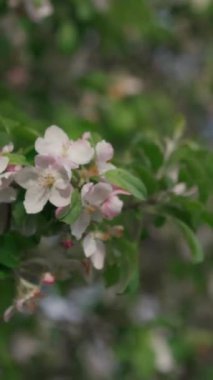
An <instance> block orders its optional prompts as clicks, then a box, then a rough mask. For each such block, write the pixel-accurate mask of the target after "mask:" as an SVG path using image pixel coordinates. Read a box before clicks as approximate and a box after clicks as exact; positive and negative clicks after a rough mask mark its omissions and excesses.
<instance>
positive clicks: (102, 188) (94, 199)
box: [84, 182, 112, 206]
mask: <svg viewBox="0 0 213 380" xmlns="http://www.w3.org/2000/svg"><path fill="white" fill-rule="evenodd" d="M111 193H112V186H111V185H110V184H108V183H104V182H100V183H97V184H96V185H94V186H93V187H91V188H90V190H89V191H88V192H87V193H86V194H85V196H84V200H85V201H86V202H88V203H89V204H91V205H94V206H99V205H101V204H102V203H103V202H104V201H105V200H106V199H107V198H108V197H109V196H110V194H111Z"/></svg>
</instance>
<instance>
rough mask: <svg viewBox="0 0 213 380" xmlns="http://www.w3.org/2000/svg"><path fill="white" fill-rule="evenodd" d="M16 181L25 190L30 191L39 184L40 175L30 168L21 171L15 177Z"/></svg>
mask: <svg viewBox="0 0 213 380" xmlns="http://www.w3.org/2000/svg"><path fill="white" fill-rule="evenodd" d="M14 179H15V181H16V182H17V183H18V185H20V186H21V187H23V188H24V189H28V188H29V187H33V186H34V184H36V183H37V180H38V173H37V171H36V169H35V168H33V167H29V168H24V169H22V170H20V171H19V172H18V173H16V174H15V176H14Z"/></svg>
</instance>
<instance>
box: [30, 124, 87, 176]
mask: <svg viewBox="0 0 213 380" xmlns="http://www.w3.org/2000/svg"><path fill="white" fill-rule="evenodd" d="M35 149H36V151H37V152H38V153H39V154H40V155H42V156H51V157H54V158H55V159H56V160H57V161H58V163H60V165H62V166H64V168H65V169H67V170H70V169H76V168H78V167H79V165H85V164H88V163H89V162H90V161H91V160H92V158H93V156H94V149H93V148H92V147H91V145H90V143H89V141H87V139H84V138H81V139H79V140H76V141H72V140H70V139H69V137H68V136H67V134H66V133H65V132H64V131H63V130H62V129H61V128H59V127H57V126H56V125H52V126H51V127H49V128H47V130H46V132H45V134H44V137H39V138H38V139H37V140H36V142H35Z"/></svg>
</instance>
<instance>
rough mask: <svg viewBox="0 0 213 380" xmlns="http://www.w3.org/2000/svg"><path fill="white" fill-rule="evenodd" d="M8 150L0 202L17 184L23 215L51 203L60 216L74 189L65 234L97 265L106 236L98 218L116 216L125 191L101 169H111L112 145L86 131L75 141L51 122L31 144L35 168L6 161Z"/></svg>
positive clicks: (0, 166) (4, 154)
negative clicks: (76, 202) (22, 192)
mask: <svg viewBox="0 0 213 380" xmlns="http://www.w3.org/2000/svg"><path fill="white" fill-rule="evenodd" d="M12 150H13V146H12V144H10V145H8V146H5V147H4V148H3V149H2V150H1V152H0V202H12V201H14V200H15V198H16V193H17V188H18V186H17V185H19V186H20V187H21V188H23V189H25V195H24V207H25V210H26V213H27V214H37V213H40V212H42V210H43V209H44V207H45V206H46V204H47V203H50V204H52V205H53V206H55V208H56V210H55V216H56V218H58V219H60V215H61V214H63V212H64V210H66V209H67V208H69V209H70V210H72V202H73V194H74V192H78V194H79V199H80V201H79V202H80V212H79V214H78V215H77V217H76V218H75V220H73V222H71V224H70V233H71V235H72V237H73V239H76V241H80V243H82V248H83V251H84V254H85V256H86V257H87V258H89V259H90V260H91V263H92V264H93V266H94V267H95V268H96V269H102V268H103V265H104V258H105V254H106V249H105V245H104V240H107V239H108V238H109V234H108V235H107V236H108V237H107V239H106V234H104V231H101V230H100V227H99V226H100V222H102V221H103V220H112V219H113V218H114V217H116V216H117V215H119V214H120V212H121V210H122V206H123V201H122V200H121V199H120V198H119V195H122V194H124V195H128V194H129V193H128V192H127V191H125V190H123V189H121V188H118V187H116V186H114V185H112V184H111V183H109V182H108V181H107V180H106V172H107V171H109V170H113V169H115V166H114V165H112V163H111V162H110V161H111V159H112V158H113V153H114V152H113V147H112V145H111V144H109V143H108V142H106V141H105V140H102V141H99V142H98V143H96V144H94V143H93V142H92V138H91V135H90V133H88V132H87V133H84V134H83V136H82V137H81V138H80V139H78V140H71V139H70V138H69V137H68V135H67V134H66V133H65V132H64V131H63V130H62V129H60V128H59V127H57V126H51V127H49V128H48V129H47V130H46V132H45V134H44V136H43V137H39V138H37V140H36V142H35V151H36V153H37V154H36V156H35V161H34V166H30V165H25V166H24V167H19V166H14V165H10V164H9V158H8V153H10V152H11V151H12ZM12 182H13V183H14V184H15V185H14V186H13V187H12V186H11V185H12ZM62 220H63V219H62Z"/></svg>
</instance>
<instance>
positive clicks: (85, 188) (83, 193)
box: [81, 182, 94, 202]
mask: <svg viewBox="0 0 213 380" xmlns="http://www.w3.org/2000/svg"><path fill="white" fill-rule="evenodd" d="M93 186H94V183H93V182H88V183H86V184H85V185H84V186H83V187H82V189H81V199H82V202H84V199H85V198H86V195H87V194H88V192H89V191H90V190H91V189H92V188H93Z"/></svg>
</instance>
